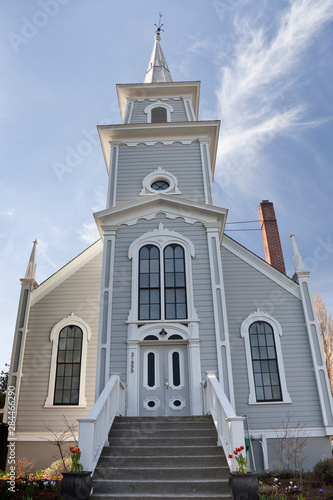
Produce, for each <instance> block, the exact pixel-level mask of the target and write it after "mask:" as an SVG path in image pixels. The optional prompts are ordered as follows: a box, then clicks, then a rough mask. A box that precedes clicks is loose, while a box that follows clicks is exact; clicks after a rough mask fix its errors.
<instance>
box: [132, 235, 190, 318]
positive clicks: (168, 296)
mask: <svg viewBox="0 0 333 500" xmlns="http://www.w3.org/2000/svg"><path fill="white" fill-rule="evenodd" d="M161 257H162V258H161ZM138 295H139V320H159V319H185V318H186V317H187V303H186V278H185V253H184V249H183V247H182V246H181V245H179V244H177V243H173V244H171V245H167V246H166V247H165V248H164V250H163V254H162V255H160V250H159V248H157V247H156V246H155V245H152V244H149V245H145V246H143V247H142V248H141V249H140V251H139V294H138Z"/></svg>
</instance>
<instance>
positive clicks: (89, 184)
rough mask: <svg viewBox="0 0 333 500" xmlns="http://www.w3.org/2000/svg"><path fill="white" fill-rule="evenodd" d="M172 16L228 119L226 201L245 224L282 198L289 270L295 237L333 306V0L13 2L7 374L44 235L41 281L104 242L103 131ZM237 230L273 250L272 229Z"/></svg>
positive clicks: (197, 73) (222, 149)
mask: <svg viewBox="0 0 333 500" xmlns="http://www.w3.org/2000/svg"><path fill="white" fill-rule="evenodd" d="M258 6H260V8H259V7H258ZM159 12H162V13H163V22H164V29H165V32H164V33H162V42H161V43H162V48H163V51H164V54H165V56H166V59H167V62H168V65H169V68H170V70H171V74H172V77H173V80H174V81H177V80H178V81H184V80H200V81H201V100H200V112H199V119H204V120H206V119H212V120H215V119H219V120H221V137H220V145H219V152H218V158H217V165H216V180H215V194H216V196H215V202H216V204H217V205H219V206H222V207H225V208H228V209H229V216H228V221H229V222H234V221H249V220H257V219H258V205H259V203H260V201H261V200H263V199H269V200H270V201H273V202H274V206H275V211H276V215H277V219H278V224H279V230H280V236H281V241H282V246H283V251H284V256H285V261H286V267H287V273H288V274H289V275H290V276H291V275H292V273H293V266H292V251H291V242H290V237H289V235H290V232H294V233H295V235H296V241H297V244H298V247H299V249H300V252H301V254H302V256H303V260H304V262H305V266H306V267H307V268H308V269H309V270H310V271H311V286H312V291H313V292H316V291H318V292H319V293H320V294H321V295H322V297H323V299H324V301H325V303H326V305H327V307H328V310H329V311H333V294H332V277H333V224H332V222H333V220H332V219H333V217H332V212H333V197H332V177H333V176H332V137H333V134H332V132H333V123H332V114H333V99H332V97H333V57H332V53H333V50H332V48H333V37H332V27H333V26H332V20H333V0H293V1H289V0H274V1H271V0H269V1H268V0H261V1H260V2H258V0H182V1H179V0H177V1H176V0H168V1H166V0H164V1H162V0H145V1H144V2H143V1H141V2H138V1H135V0H124V1H123V2H119V1H111V0H94V1H93V2H92V1H89V0H39V1H33V0H25V1H24V2H22V1H20V0H11V1H10V2H1V5H0V30H1V31H0V35H1V44H0V60H1V68H2V72H1V93H0V127H1V133H0V144H1V155H0V162H1V177H0V196H1V198H0V199H1V204H0V214H1V229H0V253H1V258H0V272H1V277H2V280H1V281H2V286H1V297H0V321H1V330H0V331H1V350H0V368H3V365H4V363H5V362H8V361H9V359H10V353H11V342H12V338H13V331H14V326H15V320H16V310H17V303H18V298H19V293H20V282H19V279H20V278H21V277H23V276H24V273H25V269H26V265H27V261H28V258H29V255H30V252H31V248H32V241H33V240H34V239H35V238H37V239H38V242H39V243H38V247H37V276H36V279H37V281H38V282H39V283H40V282H42V281H43V280H45V279H46V278H47V277H48V276H49V275H51V274H53V273H54V272H55V271H57V269H59V268H60V267H61V266H63V265H64V264H65V263H66V262H68V261H69V260H71V259H72V258H73V257H75V256H76V255H77V254H78V253H80V252H81V251H82V250H84V249H85V248H86V247H87V246H88V245H89V244H90V243H92V242H93V241H95V240H96V239H97V238H98V234H97V231H96V229H95V223H94V219H93V216H92V213H93V212H94V211H97V210H100V209H103V208H104V207H105V193H106V186H107V176H106V169H105V164H104V160H103V156H102V152H101V148H100V146H99V144H98V141H97V133H96V125H98V124H102V123H119V122H120V115H119V110H118V105H117V99H116V89H115V84H116V83H136V82H143V80H144V76H145V71H146V68H147V65H148V61H149V57H150V54H151V50H152V47H153V37H154V23H157V22H158V14H159ZM64 168H65V169H64ZM227 227H228V229H231V228H233V229H237V228H242V229H244V228H254V229H257V228H259V224H258V223H252V224H241V225H231V224H230V225H228V226H227ZM228 234H229V235H230V236H231V237H233V238H235V239H236V240H237V241H239V242H240V243H242V244H243V245H245V246H246V247H248V248H249V249H250V250H252V251H253V252H255V253H256V254H258V255H260V256H261V257H264V249H263V243H262V237H261V233H260V232H259V231H241V232H238V231H237V232H235V231H234V232H229V233H228Z"/></svg>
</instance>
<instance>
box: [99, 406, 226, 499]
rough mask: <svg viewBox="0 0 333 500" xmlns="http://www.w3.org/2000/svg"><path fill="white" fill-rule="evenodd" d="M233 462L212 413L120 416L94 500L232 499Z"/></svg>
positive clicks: (103, 459)
mask: <svg viewBox="0 0 333 500" xmlns="http://www.w3.org/2000/svg"><path fill="white" fill-rule="evenodd" d="M228 481H229V467H228V464H227V461H226V458H225V456H224V454H223V451H222V448H221V447H219V446H217V435H216V430H215V426H214V423H213V420H212V418H211V417H210V416H203V417H143V418H141V417H118V418H116V419H115V421H114V424H113V426H112V429H111V431H110V434H109V446H106V447H104V449H103V451H102V455H101V457H100V460H99V462H98V465H97V468H96V470H95V473H94V477H93V486H94V491H93V495H92V496H91V497H90V498H91V500H94V499H95V500H107V499H118V500H121V499H126V500H134V499H135V500H166V499H168V500H170V499H180V500H181V499H183V500H185V499H188V500H190V499H197V500H199V499H201V500H218V499H225V500H231V497H230V494H229V487H228Z"/></svg>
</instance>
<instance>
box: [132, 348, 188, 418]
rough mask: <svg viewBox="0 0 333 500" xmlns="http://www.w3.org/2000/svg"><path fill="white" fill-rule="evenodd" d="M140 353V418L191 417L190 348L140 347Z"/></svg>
mask: <svg viewBox="0 0 333 500" xmlns="http://www.w3.org/2000/svg"><path fill="white" fill-rule="evenodd" d="M167 342H168V341H167ZM157 344H159V345H157ZM140 351H141V360H140V361H141V363H140V366H141V370H140V398H139V401H140V409H139V414H140V415H141V416H150V417H154V416H156V417H157V416H169V415H173V416H184V415H190V400H189V387H188V362H187V345H186V344H171V343H170V344H169V343H166V344H164V345H161V343H160V342H158V343H156V344H155V343H151V344H149V345H141V349H140Z"/></svg>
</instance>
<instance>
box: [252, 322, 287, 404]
mask: <svg viewBox="0 0 333 500" xmlns="http://www.w3.org/2000/svg"><path fill="white" fill-rule="evenodd" d="M249 334H250V345H251V355H252V366H253V376H254V385H255V390H256V398H257V401H258V402H260V401H282V394H281V384H280V376H279V368H278V362H277V356H276V349H275V341H274V333H273V328H272V327H271V325H269V324H268V323H266V322H265V321H256V322H255V323H252V325H251V326H250V329H249Z"/></svg>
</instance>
